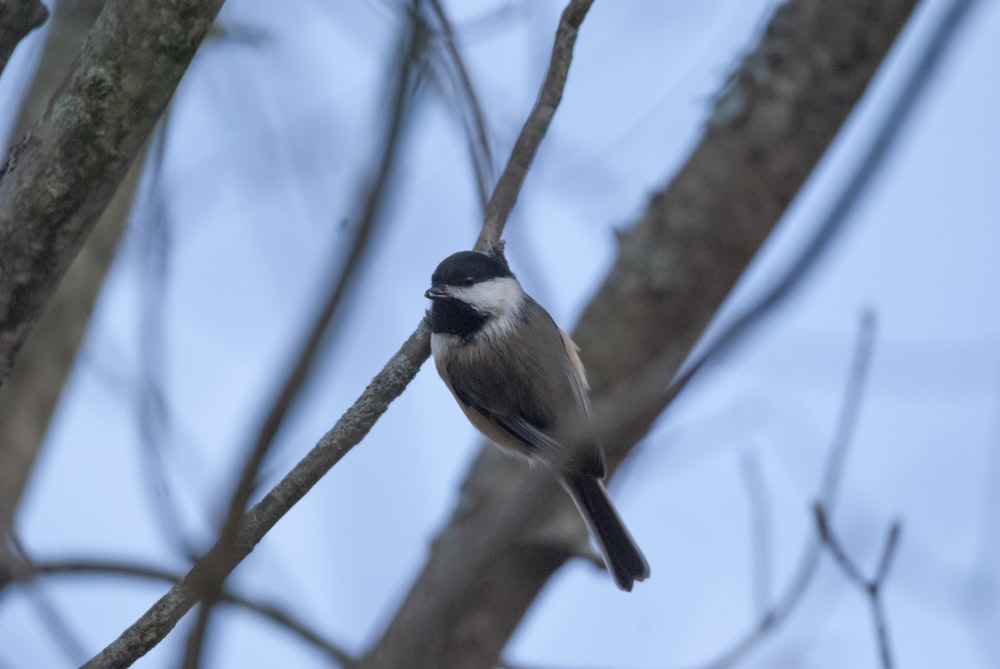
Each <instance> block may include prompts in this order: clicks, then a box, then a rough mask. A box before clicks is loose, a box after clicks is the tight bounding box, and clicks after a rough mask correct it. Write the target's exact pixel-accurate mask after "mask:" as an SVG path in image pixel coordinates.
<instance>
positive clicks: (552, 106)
mask: <svg viewBox="0 0 1000 669" xmlns="http://www.w3.org/2000/svg"><path fill="white" fill-rule="evenodd" d="M591 4H593V0H571V1H570V3H569V4H568V5H566V9H564V10H563V13H562V16H561V17H560V19H559V28H558V29H557V30H556V38H555V43H554V44H553V45H552V58H551V60H550V61H549V69H548V71H547V72H546V73H545V80H544V81H543V82H542V89H541V91H540V92H539V94H538V100H537V101H536V102H535V106H534V107H532V109H531V113H530V114H529V115H528V119H527V120H526V121H525V122H524V127H523V128H521V134H520V135H519V136H518V138H517V142H515V143H514V148H513V150H511V152H510V158H509V159H508V160H507V166H506V167H505V168H504V171H503V174H501V175H500V181H498V182H497V185H496V188H495V189H494V190H493V196H492V197H491V198H490V201H489V202H488V203H487V205H486V221H485V222H484V223H483V228H482V230H481V231H480V232H479V239H477V240H476V246H475V250H476V251H485V250H487V249H488V248H490V247H491V246H492V245H493V244H496V243H497V242H498V241H500V234H501V233H502V232H503V226H504V225H505V224H506V223H507V217H508V216H510V212H511V211H512V210H513V209H514V204H515V203H516V202H517V196H518V194H519V193H520V192H521V184H523V183H524V177H525V176H526V175H527V174H528V168H530V167H531V162H532V161H533V160H534V159H535V154H536V153H537V152H538V147H539V145H540V144H541V143H542V138H543V137H545V133H546V132H548V129H549V124H550V123H552V117H553V116H555V113H556V108H557V107H558V106H559V102H560V101H561V100H562V94H563V89H564V88H565V86H566V77H567V76H568V75H569V66H570V63H571V62H572V61H573V46H574V45H575V44H576V37H577V34H578V33H579V31H580V25H581V24H582V23H583V19H584V17H586V16H587V10H589V9H590V5H591Z"/></svg>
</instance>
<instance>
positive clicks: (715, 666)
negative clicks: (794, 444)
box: [703, 313, 875, 669]
mask: <svg viewBox="0 0 1000 669" xmlns="http://www.w3.org/2000/svg"><path fill="white" fill-rule="evenodd" d="M874 341H875V317H874V315H873V314H871V313H865V314H864V315H863V316H862V318H861V327H860V331H859V333H858V340H857V343H856V344H855V349H854V358H853V362H852V364H851V370H850V373H849V374H848V379H847V385H846V387H845V389H844V397H843V400H842V404H841V409H840V415H839V416H838V418H837V423H836V426H835V428H834V434H833V439H832V443H831V446H830V452H829V454H828V455H827V459H826V464H825V465H824V468H823V472H824V474H823V482H822V484H821V486H820V499H821V500H823V503H824V504H825V505H826V506H827V508H832V506H833V504H834V501H835V499H836V495H837V491H838V488H839V485H840V478H841V474H842V473H843V469H844V467H845V466H846V464H847V455H848V452H849V449H850V444H851V440H852V438H853V434H854V426H855V425H856V424H857V422H858V415H859V413H860V410H861V404H862V403H861V398H862V396H863V395H864V390H865V385H866V382H867V379H868V371H869V368H870V366H871V355H872V349H873V346H874ZM820 553H821V546H820V544H819V541H818V540H817V539H816V537H815V536H812V537H810V539H809V541H808V542H807V543H806V545H805V547H804V548H803V551H802V557H801V558H800V559H799V562H798V567H797V569H796V571H795V573H794V574H793V575H792V578H791V580H790V581H789V583H788V586H787V587H786V588H785V590H784V592H783V593H782V594H781V596H780V597H778V599H776V600H775V601H774V602H773V603H772V604H771V606H770V607H768V608H767V610H766V611H764V612H763V613H762V614H761V615H760V616H759V617H758V618H757V621H756V622H755V623H754V625H753V626H752V627H751V628H750V629H749V630H748V631H747V632H746V633H745V634H744V635H743V636H742V637H741V638H740V639H739V640H738V641H737V642H736V643H734V644H733V645H732V646H731V647H730V648H728V649H726V650H725V651H723V652H722V653H720V654H719V655H718V657H716V658H715V659H714V660H712V661H711V662H708V663H706V664H705V665H703V666H704V667H706V669H724V668H725V667H731V666H733V665H734V664H736V663H737V662H738V661H740V660H741V659H742V658H743V657H745V656H746V654H747V653H749V652H750V651H751V650H752V649H753V648H754V647H755V646H756V645H757V644H758V643H760V642H761V641H762V640H763V639H764V638H765V637H767V635H768V634H770V633H771V632H772V631H773V630H774V629H775V628H776V627H778V625H780V624H781V623H782V622H784V621H785V619H787V618H788V616H789V615H790V614H791V613H792V611H793V610H794V609H795V607H796V606H797V605H798V603H799V601H801V599H802V597H803V595H805V593H806V589H807V588H808V586H809V584H810V583H811V582H812V579H813V576H814V575H815V573H816V570H817V567H818V566H819V558H820Z"/></svg>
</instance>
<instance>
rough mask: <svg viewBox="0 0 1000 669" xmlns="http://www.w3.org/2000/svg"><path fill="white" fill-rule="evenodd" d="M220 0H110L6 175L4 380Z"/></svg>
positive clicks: (1, 192)
mask: <svg viewBox="0 0 1000 669" xmlns="http://www.w3.org/2000/svg"><path fill="white" fill-rule="evenodd" d="M221 6H222V0H202V1H199V0H177V1H175V2H172V3H170V4H169V5H166V4H164V3H162V2H157V1H156V0H113V1H111V2H109V3H108V4H107V5H106V6H105V8H104V10H103V11H102V12H101V15H100V17H99V18H98V20H97V23H96V25H95V27H94V30H93V31H92V32H91V34H90V36H89V39H88V40H87V42H86V43H85V45H84V48H83V50H82V52H81V55H80V58H79V59H78V60H77V61H76V64H75V66H74V68H73V69H72V71H71V72H70V73H69V75H68V77H67V78H66V80H65V81H64V82H63V84H62V86H61V87H60V89H59V91H58V92H57V93H56V95H55V97H54V98H53V100H52V102H51V104H50V105H49V107H48V110H47V111H46V113H45V115H44V116H43V117H42V119H41V120H40V121H39V122H38V124H37V125H36V126H35V127H34V129H33V130H32V132H30V133H29V134H28V135H27V136H26V137H25V138H24V139H23V140H22V141H21V142H20V143H19V144H17V145H16V146H15V147H14V148H13V149H12V150H11V152H10V155H9V156H8V158H7V162H6V164H5V165H4V167H3V169H2V173H0V383H2V381H3V379H5V378H6V377H7V375H8V374H9V373H10V370H11V367H12V366H13V364H14V358H15V356H16V355H17V351H18V349H19V348H20V347H21V345H22V344H23V343H24V340H25V339H26V338H27V336H28V332H29V331H30V330H31V328H32V326H33V325H34V324H35V322H36V321H37V320H38V318H39V316H40V315H41V312H42V310H43V309H44V308H45V305H46V304H47V302H48V300H49V298H50V297H51V295H52V293H53V291H54V290H55V287H56V285H57V284H58V283H59V280H60V279H61V278H62V276H63V274H64V273H65V271H66V268H67V267H68V266H69V264H70V262H71V261H72V260H73V258H74V257H75V256H76V254H77V252H78V251H79V249H80V247H81V246H82V244H83V241H84V239H85V238H86V237H87V235H88V234H89V232H90V230H91V228H92V227H93V226H94V224H95V223H96V221H97V219H98V217H99V216H100V214H101V212H102V211H103V210H104V208H105V207H106V206H107V204H108V202H109V201H110V199H111V196H112V195H113V194H114V192H115V190H116V188H117V187H118V184H119V183H120V182H121V180H122V178H123V177H124V175H125V172H126V170H127V169H128V167H129V165H130V164H131V163H132V161H133V159H134V158H135V156H136V154H137V153H138V152H139V148H140V147H141V146H142V143H143V141H144V140H145V139H146V137H147V136H148V135H149V133H150V131H151V130H152V128H153V126H154V124H155V123H156V120H157V119H158V118H159V116H160V114H161V113H162V112H163V110H164V109H165V108H166V106H167V103H168V102H169V100H170V97H171V96H172V95H173V92H174V89H175V88H176V86H177V83H178V82H179V81H180V78H181V76H182V75H183V74H184V71H185V70H186V69H187V66H188V64H189V63H190V62H191V59H192V58H193V57H194V54H195V52H196V51H197V49H198V45H199V44H200V43H201V41H202V39H203V38H204V36H205V34H206V33H207V31H208V28H209V26H210V25H211V24H212V21H214V19H215V16H216V14H218V11H219V9H220V8H221Z"/></svg>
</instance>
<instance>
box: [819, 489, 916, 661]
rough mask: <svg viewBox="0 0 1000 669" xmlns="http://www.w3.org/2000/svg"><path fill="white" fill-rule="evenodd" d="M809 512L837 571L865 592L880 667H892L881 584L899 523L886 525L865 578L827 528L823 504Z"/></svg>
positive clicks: (887, 573) (894, 544)
mask: <svg viewBox="0 0 1000 669" xmlns="http://www.w3.org/2000/svg"><path fill="white" fill-rule="evenodd" d="M813 513H814V514H815V516H816V529H817V531H818V533H819V538H820V541H822V542H823V545H825V546H826V547H827V548H828V549H829V550H830V555H832V556H833V559H834V561H835V562H836V563H837V565H838V566H839V567H840V569H841V571H843V572H844V575H845V576H847V580H848V581H850V582H851V583H852V584H854V585H855V586H856V587H857V588H858V589H859V590H861V591H862V592H863V593H865V596H866V598H867V599H868V606H869V608H870V609H871V613H872V624H873V625H874V626H875V641H876V644H877V645H878V651H879V659H880V660H881V663H882V668H883V669H892V667H893V660H892V648H891V646H890V644H889V625H888V622H887V621H886V615H885V606H884V604H883V602H882V587H883V586H884V585H885V580H886V578H888V576H889V566H890V565H891V564H892V558H893V556H894V555H895V552H896V546H897V545H898V543H899V535H900V532H901V531H902V525H901V524H900V522H899V521H898V520H896V521H893V523H892V525H891V526H890V527H889V531H888V532H887V533H886V537H885V542H884V544H883V546H882V556H881V557H880V558H879V564H878V569H877V570H876V572H875V577H874V578H872V579H867V578H865V576H864V574H862V573H861V569H860V568H859V567H858V565H857V564H856V563H855V562H854V560H852V559H851V558H850V556H849V555H848V554H847V551H846V550H844V547H843V545H842V544H841V543H840V541H838V540H837V537H836V536H835V535H834V534H833V531H832V530H831V529H830V523H829V520H828V518H827V514H826V511H825V510H824V509H823V505H822V504H818V503H817V504H816V505H815V506H814V507H813Z"/></svg>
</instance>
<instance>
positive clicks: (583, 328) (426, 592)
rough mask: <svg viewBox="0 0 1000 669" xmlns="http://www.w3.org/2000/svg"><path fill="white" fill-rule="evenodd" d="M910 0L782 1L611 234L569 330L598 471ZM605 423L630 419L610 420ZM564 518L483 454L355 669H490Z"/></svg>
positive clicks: (515, 470)
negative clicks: (684, 142) (597, 284)
mask: <svg viewBox="0 0 1000 669" xmlns="http://www.w3.org/2000/svg"><path fill="white" fill-rule="evenodd" d="M914 5H915V0H882V1H879V2H871V1H870V0H842V1H840V2H836V3H830V2H823V1H822V0H793V1H792V2H789V3H788V4H786V5H784V6H782V7H781V8H780V9H779V10H778V11H777V12H776V14H775V15H774V17H773V18H772V20H771V22H770V24H769V26H768V28H767V30H766V33H765V34H764V35H763V37H762V39H761V42H760V44H759V45H758V46H757V48H756V49H755V50H754V51H753V52H752V53H750V54H749V55H748V56H747V57H746V58H745V59H744V61H743V63H742V64H741V65H740V67H739V69H738V71H737V72H736V73H735V74H734V76H733V77H732V79H731V80H730V81H729V82H728V85H727V87H726V89H725V90H724V91H723V93H722V94H721V95H720V96H719V99H718V101H717V103H716V105H715V108H714V110H713V114H712V117H711V119H710V120H709V122H708V124H707V128H706V131H705V135H704V137H703V140H702V141H701V143H700V144H699V146H698V147H697V148H696V149H695V150H694V152H693V154H692V155H691V156H690V158H689V159H688V161H687V163H686V164H685V165H684V166H683V168H682V169H681V171H680V172H679V173H678V174H677V175H676V176H675V177H674V179H673V180H672V181H671V182H670V183H669V185H667V186H666V187H665V188H664V189H663V190H662V191H661V192H659V193H657V194H656V195H654V196H653V198H652V199H651V201H650V203H649V205H648V207H647V209H646V212H645V214H644V215H643V217H642V218H641V219H640V220H639V221H637V222H636V223H635V224H634V225H633V226H632V227H631V228H629V229H628V230H627V231H625V232H624V233H623V234H622V235H621V241H620V247H619V251H618V256H617V259H616V262H615V264H614V267H613V268H612V270H611V272H610V274H609V275H608V277H607V279H606V281H605V282H604V284H603V285H602V287H601V288H600V290H599V291H598V293H597V294H596V295H595V296H594V299H593V300H592V302H591V303H590V305H589V306H588V308H587V309H586V311H585V313H584V314H583V316H582V318H581V320H580V323H579V325H578V326H577V328H576V329H575V332H574V338H575V340H576V342H577V343H578V344H579V345H580V348H581V355H582V357H583V359H584V362H585V364H586V366H587V368H588V373H589V376H590V380H591V385H592V387H593V392H592V395H593V399H594V402H595V410H597V417H598V419H599V420H603V421H604V425H603V426H602V428H601V433H602V436H603V437H604V445H605V448H606V450H607V453H608V459H609V464H611V465H612V467H614V466H616V465H618V464H619V463H620V462H621V460H622V459H623V458H624V456H625V455H626V454H627V453H628V451H629V449H630V448H631V447H632V446H633V445H634V444H635V443H636V442H637V441H638V440H639V439H640V438H641V437H642V436H643V435H644V434H645V433H646V432H647V431H648V429H649V426H650V425H651V424H652V421H653V420H655V418H656V416H657V414H658V413H659V409H660V406H659V405H658V404H657V402H655V401H652V402H648V401H646V398H642V397H640V396H639V395H640V394H642V393H644V392H645V390H644V389H648V388H651V387H652V388H657V387H658V388H660V389H662V388H664V387H665V386H666V385H667V383H668V382H669V380H670V378H671V377H672V376H673V374H674V373H675V372H676V371H677V368H678V367H679V366H680V364H681V362H682V361H683V360H684V358H685V357H686V356H687V354H688V352H689V351H690V350H691V348H692V346H693V345H694V343H695V342H696V340H697V339H698V337H699V336H700V335H701V333H702V332H703V331H704V329H705V327H706V326H707V324H708V322H709V321H710V320H711V318H712V316H713V315H714V314H715V312H716V310H717V309H718V308H719V306H720V305H721V303H722V301H723V300H724V299H725V297H726V296H727V295H728V294H729V292H730V290H731V289H732V287H733V285H734V284H735V283H736V281H737V279H738V278H739V276H740V275H741V273H742V272H743V270H744V269H745V268H746V266H747V264H748V263H749V262H750V260H751V258H752V257H753V256H754V254H755V253H756V252H757V251H758V249H759V248H760V246H761V244H763V242H764V240H765V239H766V238H767V236H768V234H769V233H770V231H771V230H772V228H773V227H774V226H775V224H776V223H777V221H778V220H779V218H780V217H781V215H782V214H783V213H784V211H785V209H786V208H787V207H788V204H789V203H790V202H791V201H792V198H793V197H794V196H795V194H796V193H797V192H798V190H799V188H800V187H801V186H802V184H803V183H804V182H805V180H806V178H807V177H808V175H809V174H810V172H811V171H812V169H813V168H814V167H815V165H816V164H817V162H818V161H819V159H820V157H821V156H822V155H823V152H824V151H825V150H826V148H827V146H829V144H830V142H831V141H832V140H833V138H834V136H835V135H836V133H837V131H838V129H839V128H840V127H841V125H842V124H843V122H844V120H845V119H846V118H847V116H848V114H849V113H850V111H851V109H852V108H853V106H854V105H855V104H856V103H857V101H858V99H859V98H860V97H861V95H862V93H863V92H864V90H865V88H866V86H867V85H868V83H869V82H870V81H871V78H872V76H873V75H874V73H875V71H876V69H877V68H878V66H879V64H880V63H881V61H882V59H883V58H884V56H885V55H886V53H887V51H888V50H889V47H890V46H891V45H892V43H893V41H894V40H895V38H896V36H897V35H898V33H899V31H900V30H901V29H902V27H903V25H904V23H905V21H906V20H907V18H908V16H909V15H910V13H911V11H912V9H913V7H914ZM584 30H585V29H584ZM647 83H648V84H649V85H655V82H647ZM651 375H652V376H656V375H658V376H659V378H658V381H657V383H653V384H651V383H650V380H651ZM639 380H641V383H640V382H639ZM654 380H655V379H654ZM653 392H656V391H653ZM635 406H639V407H646V409H643V410H639V411H636V409H635V408H634V407H635ZM619 415H629V416H630V420H629V421H627V423H622V422H621V421H618V420H616V419H614V418H613V417H615V416H619ZM574 523H578V521H577V519H576V515H575V511H574V510H573V509H572V507H571V505H570V504H568V502H567V500H566V497H565V495H564V494H563V492H562V491H561V490H560V489H558V486H556V485H554V484H551V483H550V482H549V481H548V480H547V475H546V473H545V472H541V471H538V470H531V469H529V468H527V467H525V466H524V464H523V463H521V462H518V461H514V460H510V459H508V458H505V457H504V456H502V455H500V454H497V453H496V452H495V449H491V448H487V449H484V450H483V451H482V453H481V454H480V456H479V458H478V459H477V460H476V462H475V463H474V465H473V466H472V469H471V471H470V473H469V475H468V477H467V479H466V482H465V484H464V486H463V489H462V492H461V496H460V499H459V502H458V504H457V507H456V509H455V511H454V514H453V516H452V518H451V520H450V521H449V523H448V525H447V526H446V527H445V528H444V529H443V530H442V532H441V533H440V535H439V536H438V537H437V539H436V540H435V541H434V544H433V546H432V550H431V553H430V555H429V557H428V560H427V563H426V565H425V566H424V569H423V571H422V572H421V573H420V575H419V576H418V577H417V579H416V581H415V582H414V584H413V586H412V589H411V590H410V592H409V593H408V594H407V595H406V597H405V599H404V601H403V602H402V604H401V606H400V607H399V609H398V611H397V613H396V615H395V617H394V618H393V619H392V620H391V622H390V623H389V625H388V628H387V629H386V630H385V632H384V634H383V636H382V638H381V639H379V640H378V641H377V643H376V644H375V645H374V647H373V648H372V649H371V650H370V652H369V653H368V655H367V656H366V658H365V659H364V660H363V662H362V666H363V667H367V668H375V667H378V668H379V669H392V668H397V667H400V668H401V667H438V668H441V669H444V668H448V669H451V668H463V669H473V668H479V669H486V668H489V667H494V666H496V663H497V660H498V658H499V655H500V653H501V651H502V649H503V647H504V645H505V644H506V643H507V640H508V639H509V637H510V635H511V634H512V633H513V631H514V629H515V628H516V627H517V624H518V623H519V622H520V620H521V619H522V617H523V616H524V614H525V612H526V611H527V609H528V608H529V607H530V606H531V603H532V602H533V601H534V599H535V597H536V596H537V595H538V593H539V592H540V591H541V589H542V588H543V587H544V585H545V583H546V582H547V581H548V579H549V577H550V576H551V575H552V574H553V573H554V571H555V570H556V569H557V568H559V566H561V565H562V564H563V563H564V562H565V560H566V559H568V558H569V557H571V556H572V555H573V554H574V553H576V552H577V551H575V550H574V549H573V546H574V543H573V542H572V541H563V540H559V537H561V536H567V535H569V534H572V532H568V531H565V529H564V528H565V527H566V526H567V525H568V524H574ZM637 539H638V540H639V542H640V544H641V543H642V536H638V537H637ZM649 558H650V562H651V563H652V569H653V575H652V578H656V574H657V571H658V570H669V569H670V564H669V555H655V554H654V555H649ZM608 587H613V585H612V584H611V583H610V581H609V584H608ZM637 587H642V585H641V584H640V585H639V586H637Z"/></svg>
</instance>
